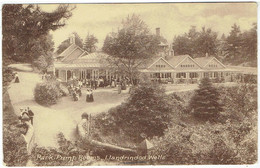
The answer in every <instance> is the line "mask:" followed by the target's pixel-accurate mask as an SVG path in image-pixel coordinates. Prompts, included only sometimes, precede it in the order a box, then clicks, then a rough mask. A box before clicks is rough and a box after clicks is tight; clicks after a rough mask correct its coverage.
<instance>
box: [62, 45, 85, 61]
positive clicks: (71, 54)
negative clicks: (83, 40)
mask: <svg viewBox="0 0 260 168" xmlns="http://www.w3.org/2000/svg"><path fill="white" fill-rule="evenodd" d="M85 54H87V52H86V51H84V50H83V49H82V48H80V47H79V46H77V45H76V44H71V45H70V46H69V47H68V48H66V49H65V50H64V51H63V52H62V53H61V54H60V55H59V57H62V58H63V59H62V60H61V61H62V62H71V61H74V60H75V59H77V58H79V57H81V56H82V55H85Z"/></svg>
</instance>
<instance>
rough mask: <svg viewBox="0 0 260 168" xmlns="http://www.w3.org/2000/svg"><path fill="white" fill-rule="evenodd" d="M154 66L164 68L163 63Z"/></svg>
mask: <svg viewBox="0 0 260 168" xmlns="http://www.w3.org/2000/svg"><path fill="white" fill-rule="evenodd" d="M156 68H165V65H156Z"/></svg>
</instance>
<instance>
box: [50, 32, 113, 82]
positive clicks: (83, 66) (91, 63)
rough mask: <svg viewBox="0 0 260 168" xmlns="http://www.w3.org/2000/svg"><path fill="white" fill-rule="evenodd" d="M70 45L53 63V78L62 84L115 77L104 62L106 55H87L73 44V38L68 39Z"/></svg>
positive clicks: (97, 53)
mask: <svg viewBox="0 0 260 168" xmlns="http://www.w3.org/2000/svg"><path fill="white" fill-rule="evenodd" d="M70 43H71V45H70V46H69V47H68V48H67V49H65V50H64V51H63V52H62V53H61V54H60V55H58V56H57V57H56V59H55V62H54V72H55V76H56V77H57V78H59V79H60V80H61V81H62V82H67V81H68V80H70V79H73V78H77V79H92V80H93V79H97V78H101V77H102V78H103V79H111V78H112V77H116V75H115V73H114V70H113V69H112V68H111V67H110V66H109V65H108V64H107V63H106V62H105V61H104V60H106V57H107V56H108V55H106V54H104V53H100V52H96V53H91V54H89V53H87V52H86V51H84V50H83V49H82V48H80V47H79V46H77V45H76V44H75V37H74V36H71V37H70ZM112 72H113V73H112Z"/></svg>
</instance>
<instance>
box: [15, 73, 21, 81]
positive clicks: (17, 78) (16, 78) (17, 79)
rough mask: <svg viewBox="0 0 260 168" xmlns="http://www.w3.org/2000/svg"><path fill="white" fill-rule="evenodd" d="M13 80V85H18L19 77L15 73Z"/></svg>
mask: <svg viewBox="0 0 260 168" xmlns="http://www.w3.org/2000/svg"><path fill="white" fill-rule="evenodd" d="M14 78H15V80H14V83H20V80H19V76H18V74H17V73H16V74H15V76H14Z"/></svg>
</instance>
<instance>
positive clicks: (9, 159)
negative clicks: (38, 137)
mask: <svg viewBox="0 0 260 168" xmlns="http://www.w3.org/2000/svg"><path fill="white" fill-rule="evenodd" d="M17 124H18V118H17V116H16V115H15V113H14V109H13V106H12V104H11V101H10V98H9V95H8V92H7V91H4V94H3V157H4V158H3V159H4V160H3V161H4V163H5V164H6V166H25V165H26V163H27V160H28V158H29V156H28V153H27V144H26V142H25V140H24V138H23V137H22V135H21V131H22V130H21V129H20V128H18V127H17Z"/></svg>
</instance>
